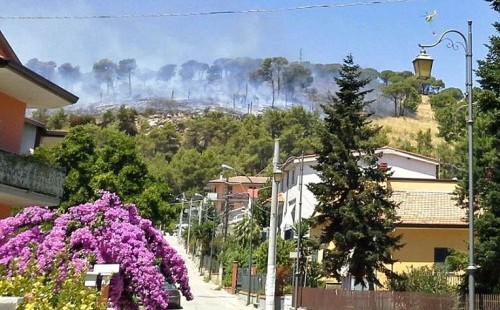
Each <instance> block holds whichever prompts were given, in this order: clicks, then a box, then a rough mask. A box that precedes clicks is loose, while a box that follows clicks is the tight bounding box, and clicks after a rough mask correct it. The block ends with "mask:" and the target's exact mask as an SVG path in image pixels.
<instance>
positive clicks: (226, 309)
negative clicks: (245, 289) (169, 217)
mask: <svg viewBox="0 0 500 310" xmlns="http://www.w3.org/2000/svg"><path fill="white" fill-rule="evenodd" d="M166 240H167V242H168V243H169V244H170V245H171V246H172V247H173V248H174V249H176V251H177V252H178V253H179V254H181V255H182V257H183V258H184V261H185V262H186V265H187V267H188V274H189V285H190V286H191V292H192V293H193V295H194V299H193V300H191V301H186V299H185V298H184V297H182V300H181V304H182V308H183V309H186V310H233V309H255V308H254V306H253V305H249V306H246V305H245V304H246V303H245V301H243V300H240V299H238V298H237V297H236V295H232V294H229V293H228V292H226V291H225V290H222V289H218V285H216V284H214V283H207V282H205V281H203V276H200V274H199V272H198V269H197V267H196V265H195V263H194V262H193V261H192V260H190V259H189V258H188V256H187V254H186V250H185V249H184V247H183V245H182V244H179V242H178V239H177V237H174V236H167V237H166Z"/></svg>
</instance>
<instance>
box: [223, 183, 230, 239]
mask: <svg viewBox="0 0 500 310" xmlns="http://www.w3.org/2000/svg"><path fill="white" fill-rule="evenodd" d="M230 194H231V192H230V190H229V177H226V197H225V199H224V243H226V240H227V227H228V226H229V195H230Z"/></svg>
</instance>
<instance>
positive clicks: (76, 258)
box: [0, 192, 193, 309]
mask: <svg viewBox="0 0 500 310" xmlns="http://www.w3.org/2000/svg"><path fill="white" fill-rule="evenodd" d="M61 255H65V257H69V259H70V262H71V263H72V265H73V266H75V267H76V269H77V270H89V269H91V266H92V264H94V263H100V264H103V263H113V264H120V273H119V274H118V275H115V276H114V277H113V279H112V281H111V285H110V296H109V298H110V302H111V304H112V305H113V306H114V307H115V308H116V309H135V308H137V305H136V302H135V301H136V299H134V296H135V297H137V298H138V299H139V300H140V301H141V302H142V304H143V305H144V306H145V307H146V308H147V309H165V308H166V306H167V301H168V295H167V292H166V291H165V290H164V289H163V283H164V282H165V281H169V282H171V283H176V284H178V286H179V288H180V290H181V292H182V294H183V295H184V296H185V297H186V299H188V300H190V299H192V298H193V295H192V294H191V291H190V288H189V283H188V280H189V279H188V274H187V269H186V266H185V264H184V260H183V259H182V258H181V257H180V256H179V255H178V254H177V252H176V251H175V250H174V249H173V248H172V247H170V246H169V244H168V243H167V242H166V241H165V239H164V238H163V236H162V234H161V232H160V231H158V230H157V229H156V228H154V227H153V225H152V224H151V221H149V220H147V219H144V218H142V217H140V216H139V215H138V214H137V208H136V207H135V206H134V205H124V204H123V203H122V202H121V200H120V198H119V197H118V196H117V195H116V194H113V193H110V192H103V193H102V196H101V198H99V199H97V200H96V201H95V202H94V203H86V204H82V205H78V206H74V207H72V208H70V209H69V210H68V212H67V213H64V214H58V213H57V212H55V211H51V210H49V209H47V208H42V207H29V208H26V209H24V210H23V212H22V213H19V214H17V215H16V216H14V217H10V218H7V219H3V220H0V265H5V266H7V267H9V266H11V265H12V263H13V262H14V261H15V262H16V268H20V269H23V268H25V267H26V265H27V263H28V261H29V260H30V259H31V258H35V259H36V261H37V262H38V265H39V267H40V269H41V270H50V269H51V268H59V270H60V271H61V274H63V275H64V271H65V270H66V268H68V263H69V262H66V264H62V265H58V266H54V262H56V261H57V262H59V261H60V260H57V259H55V258H56V257H60V256H61Z"/></svg>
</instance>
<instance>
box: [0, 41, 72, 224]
mask: <svg viewBox="0 0 500 310" xmlns="http://www.w3.org/2000/svg"><path fill="white" fill-rule="evenodd" d="M77 100H78V97H76V96H75V95H73V94H71V93H70V92H67V91H66V90H64V89H62V88H61V87H59V86H57V85H56V84H54V83H52V82H50V81H49V80H47V79H45V78H44V77H42V76H40V75H38V74H37V73H35V72H33V71H31V70H30V69H28V68H26V67H25V66H23V65H22V63H21V62H20V60H19V59H18V57H17V56H16V54H15V53H14V51H13V50H12V48H11V46H10V45H9V43H8V42H7V40H6V38H5V37H4V36H3V34H2V33H1V32H0V218H4V217H7V216H10V214H11V210H12V208H13V207H25V206H29V205H44V206H53V205H57V204H59V200H60V197H61V196H62V191H63V185H64V184H63V182H64V171H62V170H61V169H59V168H57V167H51V166H48V165H45V164H42V163H39V162H34V161H32V160H30V157H29V156H28V155H29V154H30V150H32V149H34V148H35V147H36V146H38V144H39V143H40V139H37V136H36V131H37V129H36V127H37V126H36V125H33V124H32V123H30V122H29V121H28V123H27V122H26V121H25V114H26V109H39V108H43V109H52V108H61V107H64V106H66V105H69V104H73V103H75V102H76V101H77Z"/></svg>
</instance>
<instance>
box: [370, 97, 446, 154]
mask: <svg viewBox="0 0 500 310" xmlns="http://www.w3.org/2000/svg"><path fill="white" fill-rule="evenodd" d="M372 121H373V124H375V125H379V126H382V127H383V128H384V130H385V131H387V135H388V137H389V146H392V147H396V148H401V145H402V143H403V141H408V142H409V143H411V145H412V146H416V142H415V137H416V136H417V133H418V132H419V131H422V132H426V131H427V130H428V129H430V131H431V134H432V142H433V145H436V144H439V143H442V142H444V140H443V139H442V138H440V137H438V136H437V134H438V123H437V122H436V120H435V119H434V111H433V110H432V108H431V106H430V104H429V98H428V97H427V96H422V103H421V104H420V105H419V106H418V108H417V113H416V115H415V116H412V117H394V116H387V117H383V118H380V117H374V118H373V119H372Z"/></svg>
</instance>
